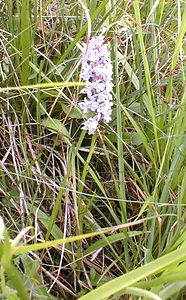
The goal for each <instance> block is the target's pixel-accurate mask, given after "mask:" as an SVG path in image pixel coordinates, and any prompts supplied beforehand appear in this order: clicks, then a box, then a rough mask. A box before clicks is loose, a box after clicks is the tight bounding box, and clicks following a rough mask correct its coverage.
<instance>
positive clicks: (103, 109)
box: [79, 35, 113, 134]
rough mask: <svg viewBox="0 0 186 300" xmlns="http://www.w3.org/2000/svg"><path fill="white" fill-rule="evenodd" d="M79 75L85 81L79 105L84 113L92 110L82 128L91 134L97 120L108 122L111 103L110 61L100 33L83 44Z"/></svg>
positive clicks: (96, 125)
mask: <svg viewBox="0 0 186 300" xmlns="http://www.w3.org/2000/svg"><path fill="white" fill-rule="evenodd" d="M81 77H82V79H83V80H85V83H86V85H85V88H83V89H82V90H81V93H82V94H86V97H85V98H84V101H83V102H80V103H79V106H80V108H81V109H82V111H83V113H84V114H87V113H89V112H92V115H93V117H90V118H88V119H87V120H86V121H85V122H84V123H83V124H84V126H83V129H85V130H88V134H93V133H94V132H95V131H96V129H97V127H98V124H99V121H102V122H105V123H108V122H109V121H110V120H111V114H112V105H113V103H112V95H111V91H112V87H113V84H112V63H111V60H110V53H109V51H108V48H107V45H106V44H104V37H103V36H102V35H100V36H97V37H93V38H92V39H91V40H90V41H89V43H88V46H87V47H86V46H85V57H84V60H83V63H82V73H81Z"/></svg>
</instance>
